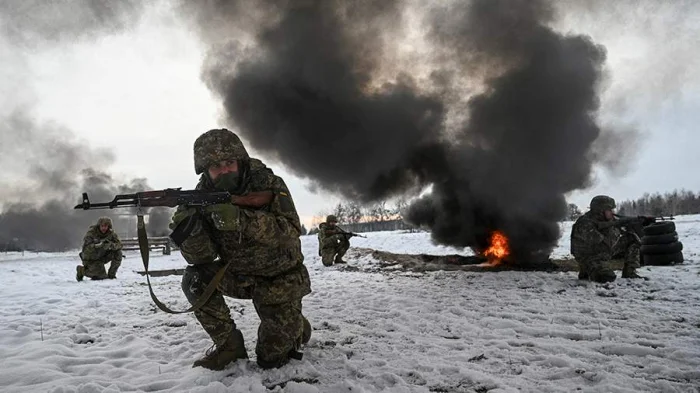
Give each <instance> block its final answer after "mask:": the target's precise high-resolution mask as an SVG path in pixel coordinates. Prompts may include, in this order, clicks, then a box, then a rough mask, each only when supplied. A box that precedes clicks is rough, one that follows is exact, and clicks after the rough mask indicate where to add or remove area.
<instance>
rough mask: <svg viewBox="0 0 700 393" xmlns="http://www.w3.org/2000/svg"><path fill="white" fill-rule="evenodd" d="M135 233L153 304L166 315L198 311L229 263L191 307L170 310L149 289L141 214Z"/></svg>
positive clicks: (216, 285) (215, 286)
mask: <svg viewBox="0 0 700 393" xmlns="http://www.w3.org/2000/svg"><path fill="white" fill-rule="evenodd" d="M136 233H137V235H138V240H139V251H141V260H142V261H143V268H144V270H145V272H146V282H148V292H150V294H151V299H153V302H154V303H155V304H156V306H158V308H160V309H161V310H162V311H164V312H166V313H168V314H184V313H188V312H192V311H195V310H198V309H199V308H201V307H202V306H204V304H205V303H206V302H207V301H208V300H209V298H210V297H211V295H212V294H213V293H214V291H216V289H217V287H218V286H219V283H220V282H221V280H222V279H223V278H224V274H225V273H226V269H227V268H228V265H230V262H228V263H226V264H225V265H224V267H222V268H221V269H219V271H218V272H216V275H215V276H214V279H213V280H211V282H210V283H209V285H208V286H207V288H206V289H205V290H204V293H203V294H202V296H200V297H199V299H197V301H196V302H195V303H194V304H193V305H192V307H190V308H188V309H187V310H182V311H175V310H171V309H170V308H168V306H166V305H165V304H163V302H161V301H160V300H158V298H157V297H156V294H155V293H153V288H152V287H151V279H150V278H149V276H150V275H149V274H148V257H149V254H150V249H149V247H148V235H147V234H146V224H145V223H144V221H143V214H139V215H138V221H137V224H136Z"/></svg>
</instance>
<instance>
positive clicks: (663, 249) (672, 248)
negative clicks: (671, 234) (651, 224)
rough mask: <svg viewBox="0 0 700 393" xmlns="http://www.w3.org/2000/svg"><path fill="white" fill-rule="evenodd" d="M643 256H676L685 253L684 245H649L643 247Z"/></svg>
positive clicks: (674, 243) (675, 243) (677, 243)
mask: <svg viewBox="0 0 700 393" xmlns="http://www.w3.org/2000/svg"><path fill="white" fill-rule="evenodd" d="M641 251H642V254H644V255H652V254H653V255H656V254H676V253H679V252H681V251H683V243H681V242H673V243H668V244H647V245H643V246H642V250H641Z"/></svg>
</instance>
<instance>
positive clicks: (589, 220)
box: [571, 212, 620, 260]
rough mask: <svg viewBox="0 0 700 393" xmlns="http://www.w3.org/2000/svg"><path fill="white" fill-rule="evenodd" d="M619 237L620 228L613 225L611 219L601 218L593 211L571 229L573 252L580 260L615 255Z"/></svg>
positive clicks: (607, 257) (606, 258) (604, 258)
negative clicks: (604, 219) (603, 219)
mask: <svg viewBox="0 0 700 393" xmlns="http://www.w3.org/2000/svg"><path fill="white" fill-rule="evenodd" d="M619 238H620V231H619V229H617V228H615V227H613V226H612V225H611V222H610V221H602V220H599V219H597V218H596V217H595V215H594V214H593V213H592V212H587V213H586V214H584V215H582V216H581V217H579V218H578V220H576V222H575V223H574V226H573V228H572V229H571V254H572V255H573V256H574V258H576V259H579V260H581V259H588V258H595V259H601V260H608V259H611V258H612V257H613V254H614V250H615V244H616V242H617V240H618V239H619Z"/></svg>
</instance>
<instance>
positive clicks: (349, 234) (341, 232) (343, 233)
mask: <svg viewBox="0 0 700 393" xmlns="http://www.w3.org/2000/svg"><path fill="white" fill-rule="evenodd" d="M337 228H338V229H339V230H340V234H341V235H346V236H347V237H348V239H349V238H351V237H354V236H357V237H363V238H365V239H367V236H362V235H360V234H359V233H355V232H347V231H344V230H343V229H341V228H339V227H337Z"/></svg>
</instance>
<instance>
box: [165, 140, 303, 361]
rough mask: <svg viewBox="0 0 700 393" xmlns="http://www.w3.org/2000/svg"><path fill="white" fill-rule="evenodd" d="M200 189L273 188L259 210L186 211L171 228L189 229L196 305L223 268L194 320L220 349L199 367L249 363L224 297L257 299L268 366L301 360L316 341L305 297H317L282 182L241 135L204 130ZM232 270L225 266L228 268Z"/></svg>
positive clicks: (260, 344)
mask: <svg viewBox="0 0 700 393" xmlns="http://www.w3.org/2000/svg"><path fill="white" fill-rule="evenodd" d="M194 167H195V172H196V173H197V174H198V175H201V177H200V179H199V183H198V184H197V187H196V188H197V189H199V190H208V191H215V190H219V191H229V192H231V193H232V194H234V195H245V194H247V193H249V192H259V191H271V192H272V199H271V200H270V201H269V203H267V204H266V205H265V206H263V207H261V208H257V209H254V208H247V207H242V206H238V205H236V204H233V203H223V204H217V205H212V206H208V207H206V208H185V207H184V206H180V207H179V208H178V210H177V211H176V212H175V214H174V215H173V221H172V223H171V229H173V230H176V229H177V230H179V229H180V228H178V226H179V225H180V224H183V227H187V228H189V229H187V233H186V236H185V240H184V241H183V242H182V243H181V244H180V251H181V252H182V255H183V257H184V258H185V260H187V262H188V264H189V265H188V266H187V268H186V269H185V273H184V275H183V278H182V290H183V291H184V293H185V295H186V296H187V299H188V300H189V301H190V302H191V303H192V304H195V303H196V302H197V300H198V299H199V298H200V296H202V295H203V293H204V291H205V288H206V287H207V286H208V284H209V283H210V282H212V280H215V276H216V274H217V272H221V271H222V268H223V269H225V270H223V272H225V273H223V276H222V277H223V278H221V281H220V282H219V284H218V285H217V287H216V291H214V293H213V294H212V295H211V297H209V299H208V300H207V301H206V302H205V303H204V305H203V306H202V307H201V308H199V309H196V310H195V311H194V315H195V317H196V318H197V320H198V321H199V323H200V324H201V325H202V327H203V328H204V330H205V331H206V332H207V334H209V336H210V337H211V338H212V341H213V342H214V345H213V346H212V348H210V350H208V351H207V353H206V354H205V356H204V357H202V358H201V359H199V360H197V361H195V362H194V364H193V367H199V366H201V367H205V368H208V369H211V370H221V369H223V368H224V367H226V365H227V364H229V363H231V362H235V361H236V360H238V359H247V358H248V353H247V351H246V348H245V342H244V339H243V334H242V333H241V331H240V330H238V329H237V328H236V323H235V322H234V321H233V319H231V313H230V310H229V307H228V306H227V305H226V302H225V300H224V296H229V297H233V298H238V299H252V300H253V305H254V306H255V311H256V312H257V314H258V316H259V317H260V325H259V326H258V341H257V344H256V347H255V353H256V355H257V363H258V365H260V366H261V367H262V368H266V369H267V368H276V367H280V366H283V365H284V364H286V363H288V362H289V359H290V358H297V359H300V358H301V354H300V353H299V352H298V350H299V348H300V346H301V344H305V343H307V342H308V341H309V339H310V337H311V325H310V324H309V321H308V320H307V319H306V318H305V317H304V315H303V314H302V302H301V301H302V298H303V297H304V296H306V295H307V294H309V293H311V281H310V279H309V273H308V271H307V270H306V266H304V264H303V261H304V257H303V255H302V253H301V240H300V236H301V224H300V222H299V216H298V215H297V212H296V208H295V207H294V202H293V201H292V197H291V195H290V193H289V190H288V189H287V186H286V185H285V183H284V181H283V180H282V178H280V177H278V176H276V175H275V174H274V173H273V172H272V170H270V169H268V168H267V167H266V166H265V164H263V163H262V162H261V161H260V160H258V159H255V158H251V157H249V156H248V152H247V151H246V149H245V147H244V146H243V143H242V142H241V140H240V139H239V138H238V136H237V135H236V134H234V133H233V132H231V131H229V130H227V129H214V130H210V131H207V132H205V133H204V134H202V135H201V136H199V137H198V138H197V139H196V140H195V142H194ZM225 266H226V267H225Z"/></svg>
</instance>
